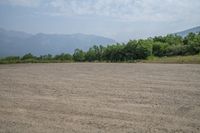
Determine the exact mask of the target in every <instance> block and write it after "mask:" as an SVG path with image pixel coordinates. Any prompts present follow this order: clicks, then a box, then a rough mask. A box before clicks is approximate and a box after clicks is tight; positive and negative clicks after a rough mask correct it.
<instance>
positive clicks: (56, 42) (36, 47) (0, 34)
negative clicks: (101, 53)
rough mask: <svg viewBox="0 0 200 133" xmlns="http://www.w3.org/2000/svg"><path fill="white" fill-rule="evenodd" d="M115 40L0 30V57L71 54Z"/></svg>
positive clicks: (87, 36) (77, 35) (80, 35)
mask: <svg viewBox="0 0 200 133" xmlns="http://www.w3.org/2000/svg"><path fill="white" fill-rule="evenodd" d="M113 43H115V40H113V39H110V38H106V37H102V36H96V35H86V34H70V35H64V34H43V33H39V34H35V35H33V34H28V33H25V32H19V31H7V30H5V29H2V28H0V56H1V57H3V56H11V55H17V56H22V55H24V54H26V53H32V54H34V55H44V54H53V55H55V54H60V53H63V52H65V53H66V52H67V53H73V52H74V50H75V49H76V48H80V49H83V50H87V49H88V48H89V47H91V46H93V45H107V44H113Z"/></svg>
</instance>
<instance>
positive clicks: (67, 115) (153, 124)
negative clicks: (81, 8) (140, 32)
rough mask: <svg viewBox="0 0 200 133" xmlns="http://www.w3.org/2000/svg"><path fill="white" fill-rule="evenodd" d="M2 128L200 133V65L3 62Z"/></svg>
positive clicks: (53, 132) (10, 132) (47, 132)
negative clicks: (10, 63)
mask: <svg viewBox="0 0 200 133" xmlns="http://www.w3.org/2000/svg"><path fill="white" fill-rule="evenodd" d="M0 132H1V133H72V132H81V133H89V132H91V133H96V132H97V133H104V132H105V133H125V132H127V133H128V132H129V133H168V132H169V133H199V132H200V65H186V64H185V65H183V64H179V65H178V64H117V63H116V64H104V63H99V64H98V63H71V64H67V63H66V64H18V65H0Z"/></svg>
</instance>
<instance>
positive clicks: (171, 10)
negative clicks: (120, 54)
mask: <svg viewBox="0 0 200 133" xmlns="http://www.w3.org/2000/svg"><path fill="white" fill-rule="evenodd" d="M2 2H3V3H7V4H11V5H15V6H28V7H36V6H39V5H40V6H42V7H45V9H46V11H45V13H44V12H43V14H49V15H52V16H58V15H61V16H74V15H92V16H103V17H110V18H112V19H117V20H120V21H158V22H173V21H185V20H193V21H199V22H200V15H199V14H200V10H199V9H200V1H199V0H1V1H0V3H2Z"/></svg>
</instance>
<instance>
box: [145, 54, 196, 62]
mask: <svg viewBox="0 0 200 133" xmlns="http://www.w3.org/2000/svg"><path fill="white" fill-rule="evenodd" d="M141 62H143V63H179V64H200V55H190V56H171V57H155V56H150V57H148V58H147V60H142V61H141Z"/></svg>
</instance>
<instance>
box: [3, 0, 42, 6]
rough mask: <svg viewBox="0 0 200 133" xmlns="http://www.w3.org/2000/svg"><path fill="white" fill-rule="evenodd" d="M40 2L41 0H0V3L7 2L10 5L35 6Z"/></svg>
mask: <svg viewBox="0 0 200 133" xmlns="http://www.w3.org/2000/svg"><path fill="white" fill-rule="evenodd" d="M40 3H41V0H1V1H0V4H9V5H12V6H25V7H37V6H39V4H40Z"/></svg>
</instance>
